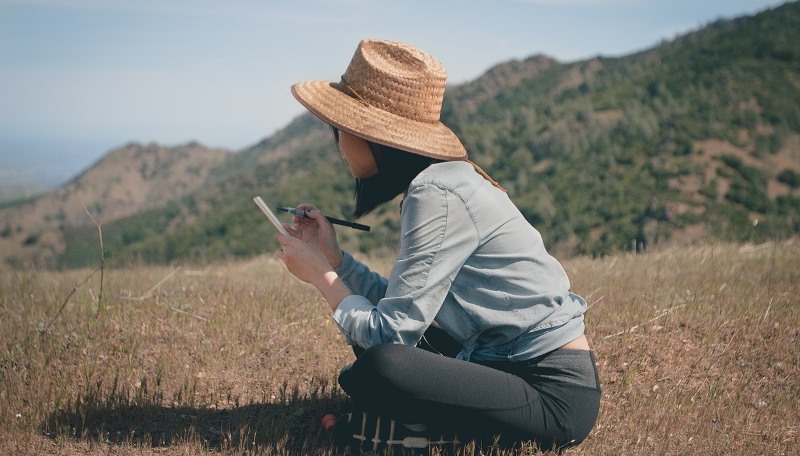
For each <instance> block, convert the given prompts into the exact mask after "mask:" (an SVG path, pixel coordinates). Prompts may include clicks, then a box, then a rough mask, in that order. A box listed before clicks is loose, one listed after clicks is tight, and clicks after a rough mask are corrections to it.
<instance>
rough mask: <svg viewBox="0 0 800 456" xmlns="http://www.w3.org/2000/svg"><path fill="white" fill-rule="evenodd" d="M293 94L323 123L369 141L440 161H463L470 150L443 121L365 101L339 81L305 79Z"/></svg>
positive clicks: (295, 87) (294, 86)
mask: <svg viewBox="0 0 800 456" xmlns="http://www.w3.org/2000/svg"><path fill="white" fill-rule="evenodd" d="M292 95H294V97H295V98H297V101H299V102H300V103H301V104H302V105H303V106H305V107H306V109H308V110H309V111H311V113H312V114H314V115H315V116H317V117H319V118H320V119H321V120H322V121H323V122H325V123H327V124H330V125H333V126H334V127H336V128H339V129H341V130H344V131H346V132H348V133H351V134H354V135H356V136H359V137H362V138H364V139H366V140H368V141H372V142H376V143H379V144H383V145H386V146H390V147H394V148H397V149H400V150H404V151H406V152H411V153H414V154H418V155H424V156H426V157H431V158H437V159H441V160H464V159H466V158H467V151H466V149H465V148H464V145H463V144H461V141H460V140H459V139H458V137H457V136H456V135H455V133H453V131H452V130H450V129H449V128H448V127H447V126H446V125H444V124H443V123H441V122H436V123H428V122H417V121H414V120H411V119H407V118H405V117H401V116H398V115H395V114H392V113H391V112H388V111H384V110H382V109H379V108H376V107H373V106H369V105H366V104H364V103H363V102H362V101H360V100H358V99H356V98H353V97H351V96H350V95H348V94H346V93H344V92H342V91H341V90H340V89H339V87H338V84H337V83H334V82H330V81H306V82H301V83H298V84H295V85H293V86H292Z"/></svg>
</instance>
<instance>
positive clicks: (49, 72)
mask: <svg viewBox="0 0 800 456" xmlns="http://www.w3.org/2000/svg"><path fill="white" fill-rule="evenodd" d="M781 3H783V1H775V0H723V1H720V0H482V1H479V0H461V1H456V0H450V1H433V0H428V1H425V0H405V1H389V0H376V1H368V0H328V1H323V0H282V1H256V0H229V1H211V0H193V1H189V0H119V1H113V0H25V1H23V0H20V1H14V0H0V149H2V150H0V171H1V170H2V165H3V163H2V161H3V159H4V158H5V161H6V166H5V167H6V168H8V167H9V166H10V165H8V163H9V162H11V161H13V160H11V159H9V157H10V156H16V157H19V156H20V155H26V154H28V155H30V156H31V157H33V156H35V154H36V153H37V152H35V151H37V150H39V151H42V150H44V149H47V148H53V147H54V146H53V145H54V144H61V145H62V146H60V147H62V149H63V154H64V157H65V160H69V159H72V160H91V159H94V158H96V157H98V156H100V155H101V154H103V153H104V152H106V151H107V150H108V149H109V148H111V147H116V146H119V145H122V144H124V143H127V142H130V141H140V142H150V141H156V142H159V143H162V144H166V145H174V144H179V143H185V142H187V141H190V140H197V141H199V142H201V143H204V144H206V145H209V146H217V147H224V148H229V149H232V150H238V149H241V148H243V147H245V146H248V145H251V144H253V143H255V142H257V141H259V140H260V139H262V138H264V137H267V136H269V135H271V134H272V133H274V132H275V131H276V130H278V129H280V128H282V127H283V126H285V125H286V124H287V123H288V122H289V121H290V120H291V119H292V118H294V117H295V116H297V115H298V114H300V113H301V112H302V109H301V107H300V105H299V104H298V103H296V102H295V101H294V99H293V98H292V96H291V94H290V92H289V86H290V85H291V84H292V83H294V82H298V81H301V80H306V79H338V77H339V76H340V75H341V74H342V72H343V71H344V69H345V68H346V66H347V64H348V62H349V60H350V57H351V56H352V54H353V51H354V50H355V48H356V45H357V43H358V41H359V40H360V39H362V38H385V39H393V40H400V41H405V42H408V43H411V44H414V45H416V46H418V47H420V48H422V49H424V50H426V51H428V52H429V53H431V54H432V55H434V56H435V57H437V58H438V59H439V60H440V61H442V63H444V65H445V66H446V67H447V68H448V70H449V74H450V79H449V80H450V82H451V83H460V82H465V81H468V80H472V79H474V78H476V77H478V76H479V75H480V74H482V73H483V72H484V71H485V70H487V69H488V68H490V67H492V66H493V65H495V64H497V63H500V62H504V61H507V60H510V59H514V58H525V57H528V56H530V55H533V54H536V53H544V54H547V55H550V56H552V57H555V58H557V59H559V60H562V61H575V60H582V59H586V58H590V57H592V56H596V55H605V56H620V55H626V54H629V53H631V52H635V51H637V50H641V49H645V48H649V47H652V46H654V45H656V44H657V43H658V42H659V41H661V40H664V39H671V38H673V37H675V36H676V35H677V34H681V33H684V32H687V31H690V30H693V29H697V28H699V27H701V26H703V25H705V24H708V23H709V22H712V21H714V20H716V19H720V18H731V17H736V16H741V15H745V14H753V13H756V12H759V11H762V10H764V9H766V8H768V7H773V6H776V5H779V4H781ZM67 143H69V144H73V145H74V146H73V148H71V149H70V148H68V147H66V146H63V145H64V144H67ZM26 151H30V152H26ZM87 157H89V158H87ZM0 179H2V174H0Z"/></svg>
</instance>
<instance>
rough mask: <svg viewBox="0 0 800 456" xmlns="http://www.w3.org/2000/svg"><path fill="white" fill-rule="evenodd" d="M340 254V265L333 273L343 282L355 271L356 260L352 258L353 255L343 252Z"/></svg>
mask: <svg viewBox="0 0 800 456" xmlns="http://www.w3.org/2000/svg"><path fill="white" fill-rule="evenodd" d="M342 254H343V255H342V264H340V265H339V267H338V268H336V269H335V271H336V275H338V276H339V277H340V278H341V279H342V280H344V279H345V277H347V276H349V275H350V274H352V273H353V271H354V270H355V269H356V259H355V258H353V255H350V254H349V253H347V252H345V251H342Z"/></svg>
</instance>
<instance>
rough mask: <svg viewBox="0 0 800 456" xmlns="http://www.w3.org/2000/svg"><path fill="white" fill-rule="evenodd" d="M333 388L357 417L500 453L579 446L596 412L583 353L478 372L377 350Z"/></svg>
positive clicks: (404, 351) (425, 354) (595, 382)
mask: <svg viewBox="0 0 800 456" xmlns="http://www.w3.org/2000/svg"><path fill="white" fill-rule="evenodd" d="M339 384H340V385H341V387H342V389H344V390H345V392H347V394H349V395H350V397H351V399H352V401H353V407H354V408H355V409H361V410H364V411H367V412H373V413H377V414H382V415H384V416H388V417H391V418H394V419H397V420H399V421H401V422H405V423H426V424H428V425H429V426H433V427H435V429H436V430H437V431H441V432H455V433H458V434H459V436H460V437H461V439H462V440H464V439H465V438H468V439H477V440H482V441H483V442H484V443H493V442H497V443H500V444H501V445H503V446H506V447H512V446H518V445H519V444H520V443H521V442H528V441H533V442H535V443H537V444H538V445H540V446H541V447H542V448H543V449H552V448H561V447H564V446H569V445H575V444H578V443H580V442H581V441H583V439H585V438H586V436H587V435H588V434H589V432H590V431H591V429H592V427H593V426H594V423H595V420H596V418H597V414H598V411H599V407H600V383H599V379H598V377H597V368H596V366H595V360H594V355H593V354H592V352H590V351H586V350H555V351H553V352H551V353H548V354H547V355H544V356H541V357H539V358H536V359H534V360H531V361H527V362H516V363H512V362H497V363H485V364H483V365H482V364H477V363H472V362H466V361H460V360H456V359H453V358H450V357H447V356H442V355H440V354H437V353H432V352H431V351H428V350H423V349H420V348H416V347H410V346H406V345H395V344H383V345H376V346H373V347H370V348H369V349H367V350H365V351H363V352H361V353H360V355H359V356H358V359H357V360H356V361H355V362H354V363H353V364H352V365H351V366H348V367H347V368H345V369H343V370H342V373H341V374H340V375H339Z"/></svg>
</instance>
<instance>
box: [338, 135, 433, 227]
mask: <svg viewBox="0 0 800 456" xmlns="http://www.w3.org/2000/svg"><path fill="white" fill-rule="evenodd" d="M333 136H334V138H335V139H336V141H337V142H338V141H339V130H338V129H337V128H336V127H333ZM367 144H368V145H369V150H370V151H372V156H373V157H375V163H377V165H378V173H377V174H375V175H374V176H371V177H367V178H363V179H356V186H355V200H356V208H355V210H354V211H353V217H355V218H358V217H361V216H362V215H366V214H369V213H370V212H372V211H373V210H374V209H375V208H377V207H378V206H380V205H381V204H383V203H385V202H387V201H391V200H392V199H394V197H396V196H397V195H399V194H401V193H403V192H404V191H406V189H407V188H408V186H409V185H410V184H411V181H412V180H414V178H415V177H417V174H419V173H420V172H422V170H424V169H425V168H427V167H428V166H430V165H431V164H432V163H436V162H439V161H441V160H437V159H435V158H430V157H424V156H422V155H417V154H412V153H411V152H406V151H404V150H400V149H397V148H394V147H390V146H385V145H383V144H378V143H374V142H372V141H367Z"/></svg>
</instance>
